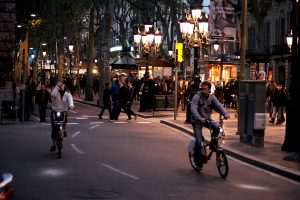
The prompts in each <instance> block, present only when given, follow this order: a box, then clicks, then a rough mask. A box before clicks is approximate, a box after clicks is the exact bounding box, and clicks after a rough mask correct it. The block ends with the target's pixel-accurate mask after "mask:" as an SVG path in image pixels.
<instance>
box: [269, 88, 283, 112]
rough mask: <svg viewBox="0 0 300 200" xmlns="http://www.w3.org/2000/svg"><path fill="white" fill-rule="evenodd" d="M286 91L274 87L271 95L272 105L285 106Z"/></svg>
mask: <svg viewBox="0 0 300 200" xmlns="http://www.w3.org/2000/svg"><path fill="white" fill-rule="evenodd" d="M286 99H287V96H286V93H285V91H284V90H283V89H282V90H280V91H279V90H278V89H277V88H276V89H275V93H274V97H273V101H272V102H273V106H276V107H277V106H285V103H286Z"/></svg>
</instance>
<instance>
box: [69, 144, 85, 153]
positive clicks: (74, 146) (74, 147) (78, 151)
mask: <svg viewBox="0 0 300 200" xmlns="http://www.w3.org/2000/svg"><path fill="white" fill-rule="evenodd" d="M71 146H72V147H73V149H74V150H75V151H76V152H77V153H79V154H84V153H83V151H81V150H79V149H78V148H77V147H76V145H75V144H71Z"/></svg>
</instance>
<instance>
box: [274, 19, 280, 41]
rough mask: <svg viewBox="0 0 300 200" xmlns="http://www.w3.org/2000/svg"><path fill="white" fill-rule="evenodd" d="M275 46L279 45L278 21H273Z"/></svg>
mask: <svg viewBox="0 0 300 200" xmlns="http://www.w3.org/2000/svg"><path fill="white" fill-rule="evenodd" d="M274 34H275V44H276V45H277V44H279V19H275V30H274Z"/></svg>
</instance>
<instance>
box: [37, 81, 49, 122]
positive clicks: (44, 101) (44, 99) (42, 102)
mask: <svg viewBox="0 0 300 200" xmlns="http://www.w3.org/2000/svg"><path fill="white" fill-rule="evenodd" d="M48 102H50V93H49V92H48V90H47V89H46V87H45V85H44V84H42V85H41V89H40V90H39V91H38V92H37V93H36V103H37V104H38V106H39V113H40V122H46V110H47V105H48Z"/></svg>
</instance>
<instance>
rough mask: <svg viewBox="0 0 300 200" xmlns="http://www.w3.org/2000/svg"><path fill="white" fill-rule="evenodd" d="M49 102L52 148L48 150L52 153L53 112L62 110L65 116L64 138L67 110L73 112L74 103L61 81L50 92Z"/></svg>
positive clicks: (65, 134) (53, 139)
mask: <svg viewBox="0 0 300 200" xmlns="http://www.w3.org/2000/svg"><path fill="white" fill-rule="evenodd" d="M51 102H52V111H51V126H52V133H51V139H52V146H51V148H50V152H53V151H55V150H56V146H55V143H56V137H57V136H56V134H57V133H56V131H54V128H53V127H54V113H53V111H57V110H64V111H65V112H64V115H65V118H64V119H65V121H64V124H63V132H64V137H67V131H66V128H67V123H68V119H67V116H68V113H67V110H68V109H71V110H73V108H74V103H73V97H72V95H71V93H69V92H67V91H66V89H65V84H64V83H63V82H62V81H59V82H58V83H57V85H56V86H55V87H54V89H53V90H52V92H51Z"/></svg>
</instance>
